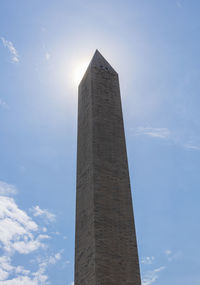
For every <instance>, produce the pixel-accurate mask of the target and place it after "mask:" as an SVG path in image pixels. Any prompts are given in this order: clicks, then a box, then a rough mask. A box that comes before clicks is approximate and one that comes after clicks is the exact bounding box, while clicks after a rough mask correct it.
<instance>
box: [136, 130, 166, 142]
mask: <svg viewBox="0 0 200 285" xmlns="http://www.w3.org/2000/svg"><path fill="white" fill-rule="evenodd" d="M136 135H147V136H150V137H155V138H160V139H166V138H169V136H170V131H169V130H168V129H167V128H149V127H138V128H137V131H136Z"/></svg>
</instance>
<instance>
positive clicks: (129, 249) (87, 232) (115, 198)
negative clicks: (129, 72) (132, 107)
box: [75, 51, 141, 285]
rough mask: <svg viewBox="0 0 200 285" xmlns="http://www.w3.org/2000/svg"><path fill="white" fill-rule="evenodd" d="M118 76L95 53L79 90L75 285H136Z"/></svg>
mask: <svg viewBox="0 0 200 285" xmlns="http://www.w3.org/2000/svg"><path fill="white" fill-rule="evenodd" d="M140 284H141V281H140V270H139V263H138V252H137V242H136V234H135V225H134V218H133V209H132V198H131V190H130V181H129V172H128V162H127V153H126V143H125V135H124V126H123V117H122V108H121V99H120V89H119V80H118V74H117V73H116V72H115V70H114V69H113V68H112V67H111V66H110V64H109V63H108V62H107V61H106V60H105V59H104V58H103V57H102V55H101V54H100V53H99V52H98V51H96V52H95V55H94V57H93V59H92V61H91V63H90V65H89V67H88V69H87V71H86V74H85V75H84V77H83V79H82V81H81V83H80V85H79V104H78V149H77V197H76V245H75V285H140Z"/></svg>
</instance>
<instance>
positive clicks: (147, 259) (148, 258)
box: [141, 256, 155, 264]
mask: <svg viewBox="0 0 200 285" xmlns="http://www.w3.org/2000/svg"><path fill="white" fill-rule="evenodd" d="M154 260H155V257H154V256H146V257H143V258H142V260H141V262H142V263H143V264H152V263H153V261H154Z"/></svg>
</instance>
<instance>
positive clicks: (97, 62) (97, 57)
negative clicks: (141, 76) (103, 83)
mask: <svg viewBox="0 0 200 285" xmlns="http://www.w3.org/2000/svg"><path fill="white" fill-rule="evenodd" d="M90 64H91V66H92V67H95V68H97V69H104V70H107V71H108V72H111V73H115V74H117V72H116V71H115V70H114V68H113V67H112V66H111V65H110V63H109V62H108V61H107V60H106V59H105V58H104V57H103V55H102V54H101V53H100V52H99V50H98V49H96V51H95V53H94V55H93V57H92V60H91V63H90Z"/></svg>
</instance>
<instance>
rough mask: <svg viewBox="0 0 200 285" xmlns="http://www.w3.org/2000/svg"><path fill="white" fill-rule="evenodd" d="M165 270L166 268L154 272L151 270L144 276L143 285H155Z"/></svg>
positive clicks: (162, 267)
mask: <svg viewBox="0 0 200 285" xmlns="http://www.w3.org/2000/svg"><path fill="white" fill-rule="evenodd" d="M164 269H165V267H164V266H161V267H159V268H156V269H154V270H149V271H147V272H146V273H145V274H144V277H143V278H142V285H150V284H153V283H154V282H155V281H156V280H158V278H159V274H158V273H160V272H161V271H163V270H164Z"/></svg>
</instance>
